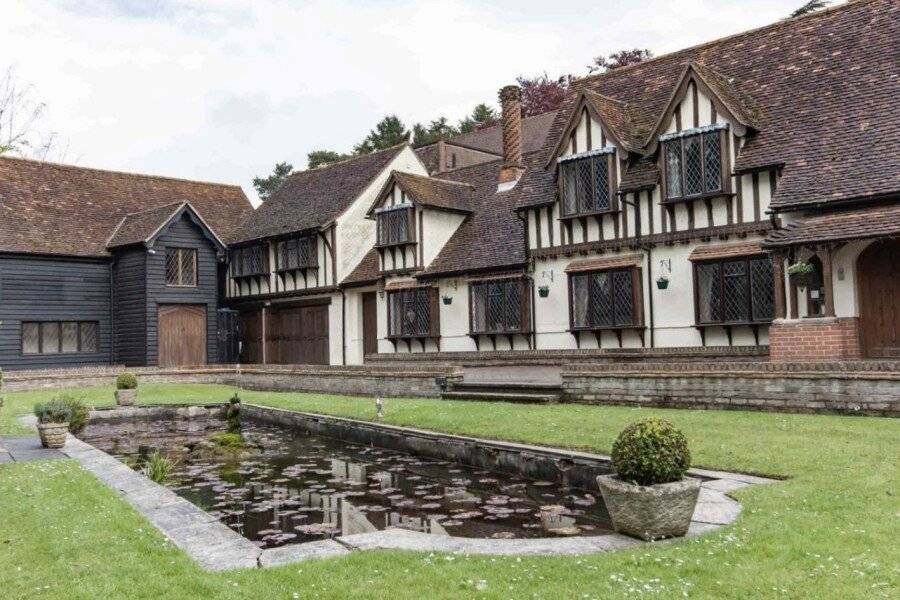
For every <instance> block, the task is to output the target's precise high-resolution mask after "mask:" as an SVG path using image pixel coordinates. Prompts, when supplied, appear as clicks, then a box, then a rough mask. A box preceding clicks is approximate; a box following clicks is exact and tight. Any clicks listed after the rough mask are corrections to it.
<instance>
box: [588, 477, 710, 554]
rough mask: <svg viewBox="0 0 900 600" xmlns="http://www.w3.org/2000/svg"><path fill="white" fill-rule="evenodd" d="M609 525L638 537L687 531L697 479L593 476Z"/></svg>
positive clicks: (664, 536)
mask: <svg viewBox="0 0 900 600" xmlns="http://www.w3.org/2000/svg"><path fill="white" fill-rule="evenodd" d="M597 484H598V485H599V486H600V493H601V494H602V495H603V502H604V503H605V504H606V508H607V510H608V511H609V516H610V517H611V518H612V524H613V528H614V529H615V530H616V531H618V532H619V533H624V534H626V535H630V536H632V537H636V538H640V539H642V540H658V539H662V538H668V537H678V536H683V535H684V534H686V533H687V530H688V527H689V526H690V524H691V517H692V516H693V515H694V507H695V506H696V505H697V498H698V496H699V495H700V480H699V479H694V478H693V477H685V478H683V479H682V480H681V481H674V482H672V483H660V484H657V485H635V484H633V483H629V482H627V481H623V480H622V479H619V478H618V477H617V476H615V475H601V476H600V477H598V478H597Z"/></svg>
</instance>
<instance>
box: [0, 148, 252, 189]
mask: <svg viewBox="0 0 900 600" xmlns="http://www.w3.org/2000/svg"><path fill="white" fill-rule="evenodd" d="M3 160H14V161H19V162H26V163H32V164H34V165H39V166H48V167H53V168H57V169H73V170H77V171H93V172H95V173H110V174H113V175H126V176H128V177H139V178H141V179H161V180H164V181H180V182H182V183H195V184H199V185H214V186H218V187H227V188H237V189H239V190H243V188H241V186H240V185H238V184H236V183H221V182H216V181H204V180H200V179H187V178H184V177H170V176H167V175H150V174H147V173H135V172H133V171H119V170H116V169H100V168H98V167H82V166H80V165H70V164H66V163H60V162H54V161H50V160H40V159H37V158H25V157H23V156H0V161H3Z"/></svg>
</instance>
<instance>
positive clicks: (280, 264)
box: [275, 234, 319, 273]
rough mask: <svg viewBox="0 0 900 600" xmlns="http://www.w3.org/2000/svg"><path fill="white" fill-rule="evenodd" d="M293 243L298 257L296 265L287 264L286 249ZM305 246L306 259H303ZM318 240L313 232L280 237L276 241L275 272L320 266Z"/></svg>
mask: <svg viewBox="0 0 900 600" xmlns="http://www.w3.org/2000/svg"><path fill="white" fill-rule="evenodd" d="M291 244H293V249H292V250H293V254H294V256H295V258H296V265H295V266H284V265H285V260H284V259H285V254H286V252H285V250H286V249H287V248H288V246H289V245H291ZM303 248H306V260H305V261H304V260H302V259H303V251H302V250H303ZM318 254H319V247H318V240H317V238H316V236H315V235H313V234H305V235H299V236H291V237H287V238H282V239H279V240H277V241H276V242H275V272H276V273H289V272H292V271H304V270H306V269H316V268H318V266H319V256H318Z"/></svg>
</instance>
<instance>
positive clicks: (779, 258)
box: [771, 251, 786, 319]
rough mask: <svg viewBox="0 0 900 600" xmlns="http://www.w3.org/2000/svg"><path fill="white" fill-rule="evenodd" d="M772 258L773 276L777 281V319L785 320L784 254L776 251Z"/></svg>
mask: <svg viewBox="0 0 900 600" xmlns="http://www.w3.org/2000/svg"><path fill="white" fill-rule="evenodd" d="M771 257H772V274H773V275H774V279H775V318H776V319H783V318H784V317H785V315H786V312H785V306H786V304H785V294H784V253H782V252H781V251H776V252H773V253H772V255H771Z"/></svg>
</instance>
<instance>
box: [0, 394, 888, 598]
mask: <svg viewBox="0 0 900 600" xmlns="http://www.w3.org/2000/svg"><path fill="white" fill-rule="evenodd" d="M53 393H55V392H53V391H40V392H25V393H14V394H8V395H7V406H6V407H5V408H3V409H0V431H3V432H6V433H10V432H12V431H16V430H17V425H16V424H15V422H14V420H13V418H12V417H13V414H22V413H27V412H29V411H30V409H31V405H32V404H33V403H34V402H35V401H37V400H40V399H45V398H47V397H49V396H51V395H52V394H53ZM77 393H78V395H81V396H83V397H85V398H86V399H87V400H88V401H90V402H91V403H94V404H97V405H99V404H101V403H104V404H105V403H110V402H111V401H112V391H111V389H110V388H86V389H82V390H79V391H78V392H77ZM140 393H141V401H142V402H154V403H156V402H197V401H201V402H209V401H215V400H225V399H226V398H228V397H229V396H230V395H231V393H233V389H231V388H227V387H224V386H199V385H143V386H141V392H140ZM241 396H242V398H244V400H245V401H246V402H255V403H260V404H268V405H271V406H277V407H281V408H289V409H295V410H304V411H312V412H321V413H329V414H336V415H342V416H350V417H357V418H365V419H371V418H373V417H374V405H373V402H372V400H370V399H356V398H346V397H338V396H325V395H314V394H274V393H261V392H248V391H244V392H242V393H241ZM385 410H386V417H385V419H384V420H385V422H388V423H392V424H399V425H414V426H417V427H423V428H428V429H435V430H441V431H447V432H454V433H464V434H469V435H476V436H484V437H493V438H502V439H508V440H516V441H527V442H533V443H539V444H548V445H554V446H566V447H572V448H582V449H590V450H594V451H598V452H608V451H609V448H610V446H611V444H612V440H613V439H614V438H615V436H616V434H617V433H618V431H619V430H620V429H621V428H622V427H623V426H624V425H625V424H627V423H629V422H631V421H633V420H635V419H637V418H640V417H645V416H651V415H653V416H662V417H664V418H666V419H669V420H670V421H672V422H674V423H675V424H676V425H678V426H679V427H680V428H682V429H683V430H684V431H685V433H686V434H687V436H688V438H689V440H690V442H691V448H692V451H693V455H694V464H695V465H698V466H705V467H711V468H719V469H730V470H740V471H745V472H751V473H758V474H768V475H778V476H783V477H787V478H788V479H787V480H785V481H783V482H780V483H777V484H774V485H770V486H761V487H754V488H748V489H745V490H741V491H739V492H738V493H736V494H735V496H736V497H737V498H738V499H739V500H740V501H741V502H742V503H743V504H744V512H743V513H742V515H741V517H740V519H739V520H738V522H737V523H736V524H734V525H732V526H730V527H727V528H725V529H723V530H721V531H720V532H717V533H714V534H711V535H707V536H704V537H703V538H700V539H698V540H691V541H684V542H679V543H675V544H659V545H652V546H646V547H642V548H640V549H638V550H626V551H619V552H615V553H608V554H600V555H594V556H588V557H559V558H555V557H554V558H551V557H522V558H501V557H463V556H441V555H436V556H433V555H425V554H415V553H402V552H357V553H353V554H351V555H350V556H348V557H345V558H340V559H332V560H325V561H319V562H308V563H302V564H298V565H294V566H287V567H282V568H277V569H270V570H265V571H259V570H250V571H236V572H229V573H224V574H209V573H205V572H203V571H200V570H199V569H197V568H195V567H194V566H193V564H192V563H191V562H190V561H189V560H188V559H187V558H186V557H185V556H184V555H182V554H181V553H180V552H179V551H177V550H176V549H173V548H171V547H170V546H168V545H167V544H166V542H165V541H164V540H163V538H162V537H161V536H159V535H158V534H157V533H156V532H155V530H154V529H153V528H152V526H151V525H149V524H148V523H147V522H146V521H144V520H143V519H142V518H141V517H140V516H139V515H138V514H137V513H135V512H134V511H132V510H131V509H130V507H129V506H128V505H126V504H124V503H123V502H121V501H120V500H119V499H118V498H117V497H116V495H115V494H114V493H113V492H112V491H110V490H108V489H107V488H105V487H104V486H103V485H102V484H100V483H98V482H97V481H96V480H94V479H93V478H92V476H91V475H89V474H88V473H86V472H84V471H83V470H81V469H80V467H78V466H77V464H76V463H73V462H71V461H59V462H54V463H33V464H24V465H13V466H9V465H0V597H3V598H4V599H5V598H20V597H35V598H92V599H93V598H118V597H129V598H131V597H134V598H192V597H228V598H346V597H350V596H353V597H355V598H392V599H396V598H498V599H499V598H516V599H519V598H611V597H653V598H656V597H662V598H682V597H685V596H687V597H704V598H722V597H731V598H748V597H763V598H765V597H789V598H882V597H885V598H887V597H897V595H898V593H900V591H898V579H900V577H898V568H900V567H898V565H900V544H898V542H897V538H898V534H900V500H898V494H900V486H898V482H900V469H898V462H900V461H898V458H900V421H898V420H895V419H893V420H892V419H877V418H864V417H831V416H813V415H782V414H767V413H754V412H713V411H708V412H706V411H687V410H652V409H629V408H619V407H588V406H574V405H551V406H521V405H511V404H487V403H476V402H445V401H434V400H388V401H386V407H385Z"/></svg>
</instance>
